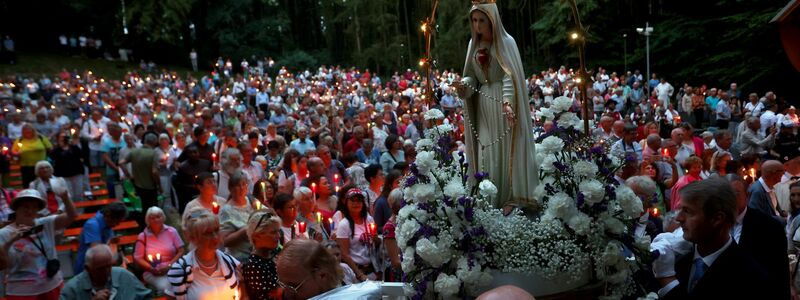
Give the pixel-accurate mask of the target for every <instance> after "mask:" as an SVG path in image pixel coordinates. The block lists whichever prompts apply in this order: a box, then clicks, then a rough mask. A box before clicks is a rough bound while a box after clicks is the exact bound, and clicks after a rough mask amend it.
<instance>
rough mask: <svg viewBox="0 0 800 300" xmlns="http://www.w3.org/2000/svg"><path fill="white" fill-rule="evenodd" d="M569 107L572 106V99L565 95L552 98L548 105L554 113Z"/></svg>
mask: <svg viewBox="0 0 800 300" xmlns="http://www.w3.org/2000/svg"><path fill="white" fill-rule="evenodd" d="M570 107H572V99H570V98H567V97H565V96H561V97H558V98H555V99H553V103H552V104H551V105H550V109H551V110H553V111H554V112H556V113H560V112H564V111H567V110H569V108H570Z"/></svg>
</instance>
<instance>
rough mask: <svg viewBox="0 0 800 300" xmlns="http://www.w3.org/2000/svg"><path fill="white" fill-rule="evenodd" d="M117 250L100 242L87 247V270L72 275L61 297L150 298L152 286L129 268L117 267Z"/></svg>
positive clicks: (68, 299) (69, 299)
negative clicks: (115, 264) (150, 287)
mask: <svg viewBox="0 0 800 300" xmlns="http://www.w3.org/2000/svg"><path fill="white" fill-rule="evenodd" d="M115 261H116V259H115V257H114V253H113V252H112V251H111V248H110V247H108V245H104V244H100V245H96V246H93V247H92V248H91V249H89V251H86V265H85V266H84V268H85V269H86V272H83V273H80V274H78V275H77V276H75V277H72V279H70V280H69V281H68V282H67V284H66V285H64V290H62V291H61V300H73V299H74V300H84V299H91V300H108V299H115V300H140V299H150V298H151V296H150V290H149V289H147V288H145V287H144V285H142V283H141V282H140V281H139V279H137V278H136V275H133V273H131V272H130V271H128V270H126V269H124V268H120V267H114V262H115Z"/></svg>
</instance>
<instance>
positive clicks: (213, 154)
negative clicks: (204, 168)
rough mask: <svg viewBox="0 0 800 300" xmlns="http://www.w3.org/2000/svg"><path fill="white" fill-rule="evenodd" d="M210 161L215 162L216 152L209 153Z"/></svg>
mask: <svg viewBox="0 0 800 300" xmlns="http://www.w3.org/2000/svg"><path fill="white" fill-rule="evenodd" d="M211 161H212V162H213V163H217V154H216V153H211Z"/></svg>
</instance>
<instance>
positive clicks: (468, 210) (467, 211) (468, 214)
mask: <svg viewBox="0 0 800 300" xmlns="http://www.w3.org/2000/svg"><path fill="white" fill-rule="evenodd" d="M474 217H475V209H473V208H472V206H467V207H465V208H464V219H465V220H467V222H472V220H473V218H474Z"/></svg>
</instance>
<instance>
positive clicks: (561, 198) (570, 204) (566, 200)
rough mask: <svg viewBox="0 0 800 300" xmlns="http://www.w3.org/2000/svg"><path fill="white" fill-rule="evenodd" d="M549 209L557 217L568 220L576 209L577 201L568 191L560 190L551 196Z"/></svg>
mask: <svg viewBox="0 0 800 300" xmlns="http://www.w3.org/2000/svg"><path fill="white" fill-rule="evenodd" d="M547 211H548V212H549V213H550V214H551V215H553V216H555V217H557V218H560V219H562V220H567V219H568V218H569V216H571V215H572V214H573V213H574V212H575V211H576V207H575V201H574V200H573V199H572V198H571V197H570V196H569V195H567V194H566V193H564V192H559V193H557V194H555V195H553V196H551V197H550V200H549V201H548V202H547Z"/></svg>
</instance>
